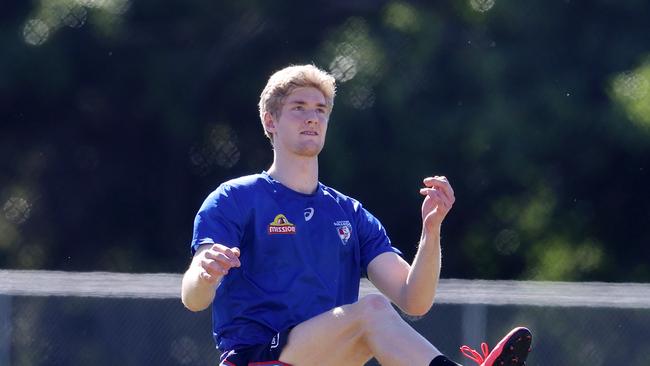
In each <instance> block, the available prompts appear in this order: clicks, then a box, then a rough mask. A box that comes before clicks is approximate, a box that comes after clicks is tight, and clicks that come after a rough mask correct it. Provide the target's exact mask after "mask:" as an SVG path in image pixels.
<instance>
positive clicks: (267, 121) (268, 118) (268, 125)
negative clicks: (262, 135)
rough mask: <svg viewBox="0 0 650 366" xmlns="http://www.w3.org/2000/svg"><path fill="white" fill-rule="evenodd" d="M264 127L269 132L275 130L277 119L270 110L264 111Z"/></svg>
mask: <svg viewBox="0 0 650 366" xmlns="http://www.w3.org/2000/svg"><path fill="white" fill-rule="evenodd" d="M264 129H265V130H266V131H267V132H268V133H273V132H275V119H274V118H273V115H272V114H271V113H269V112H266V113H264Z"/></svg>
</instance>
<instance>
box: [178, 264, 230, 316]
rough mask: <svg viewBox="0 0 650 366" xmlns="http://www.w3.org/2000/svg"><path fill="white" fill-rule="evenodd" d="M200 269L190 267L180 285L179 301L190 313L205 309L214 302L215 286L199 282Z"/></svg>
mask: <svg viewBox="0 0 650 366" xmlns="http://www.w3.org/2000/svg"><path fill="white" fill-rule="evenodd" d="M200 272H201V270H200V268H198V267H195V266H190V268H189V269H188V270H187V272H185V274H184V275H183V282H182V284H181V300H182V301H183V305H185V307H186V308H188V309H189V310H192V311H201V310H204V309H206V308H207V307H208V306H210V304H211V303H212V301H213V300H214V296H215V291H216V288H217V284H218V283H219V282H220V281H218V282H217V284H210V283H208V282H206V281H203V280H201V278H200V277H199V276H200Z"/></svg>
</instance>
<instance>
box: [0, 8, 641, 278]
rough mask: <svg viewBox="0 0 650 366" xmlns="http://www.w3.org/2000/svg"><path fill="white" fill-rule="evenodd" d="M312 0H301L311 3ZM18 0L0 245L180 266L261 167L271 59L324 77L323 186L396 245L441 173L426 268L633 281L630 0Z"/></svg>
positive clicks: (635, 100) (37, 257)
mask: <svg viewBox="0 0 650 366" xmlns="http://www.w3.org/2000/svg"><path fill="white" fill-rule="evenodd" d="M310 8H311V7H310ZM314 9H317V10H309V11H306V10H305V8H304V6H296V5H295V4H293V3H290V2H282V1H280V2H272V3H270V2H264V1H255V0H249V1H242V2H234V1H233V2H205V1H201V2H199V1H163V2H160V1H155V2H154V1H144V2H133V1H128V0H106V1H99V0H75V1H73V0H39V1H35V2H14V3H12V4H9V5H8V6H7V8H6V9H5V10H4V11H3V14H2V15H0V17H2V24H3V25H4V26H3V27H2V28H1V29H0V39H1V40H2V42H3V56H2V58H0V100H1V101H2V102H1V104H0V111H1V112H2V115H1V116H2V121H1V122H2V127H1V130H0V131H1V133H0V153H1V154H2V160H1V163H0V209H2V212H1V213H2V214H1V215H0V253H1V255H0V267H4V268H47V269H75V270H89V269H95V270H123V271H182V270H183V269H184V268H185V267H186V265H187V263H188V259H189V250H188V246H189V245H188V242H189V239H190V235H191V228H192V221H193V216H194V214H195V212H196V210H197V209H198V207H199V205H200V203H201V202H202V200H203V199H204V197H205V196H206V195H207V194H208V193H209V192H210V191H211V190H212V189H214V188H215V187H216V186H217V185H218V184H219V183H220V182H222V181H224V180H226V179H229V178H232V177H235V176H238V175H243V174H249V173H252V172H259V171H261V170H262V169H265V168H267V167H268V165H269V163H270V161H271V150H270V148H269V145H268V143H267V142H266V140H265V138H264V136H263V134H262V131H261V128H260V125H259V120H258V118H259V117H258V115H257V110H256V103H257V98H258V96H259V93H260V91H261V89H262V88H263V86H264V83H265V81H266V79H267V78H268V76H269V75H270V73H271V72H272V71H274V70H276V69H278V68H280V67H283V66H285V65H287V64H290V63H302V62H313V63H315V64H317V65H318V66H320V67H322V68H325V69H328V70H330V71H331V72H332V73H333V74H334V75H335V76H336V77H337V78H338V80H339V86H338V88H339V89H338V96H337V100H336V103H335V109H334V113H333V116H332V123H331V125H330V131H329V132H328V139H329V141H328V143H327V146H326V148H325V151H324V152H323V154H322V156H321V164H322V167H321V178H322V181H323V182H324V183H325V184H328V185H331V186H333V187H335V188H338V189H340V190H341V191H343V192H345V193H348V194H350V195H352V196H354V197H356V198H359V199H360V200H361V201H362V202H364V205H365V206H366V207H367V208H369V209H370V210H371V211H372V212H373V213H374V214H375V215H376V216H377V217H379V218H380V219H381V220H382V222H383V223H384V225H385V226H386V227H387V229H388V231H389V233H390V235H391V237H392V239H393V241H394V243H395V245H396V246H398V247H399V248H400V249H402V250H403V251H404V252H405V254H406V256H407V257H408V258H410V257H412V256H413V254H414V250H415V244H414V243H415V242H416V240H417V238H418V237H419V230H420V218H419V205H420V203H421V198H420V196H419V195H418V192H417V191H418V187H419V185H420V184H421V179H422V178H423V177H425V176H427V175H430V174H444V175H446V176H448V177H449V178H450V180H451V182H452V184H453V186H454V189H455V191H456V196H457V202H456V205H455V208H454V209H453V211H452V213H451V214H450V216H449V217H448V219H447V221H446V222H445V226H444V232H443V233H444V240H443V241H444V242H443V246H444V249H443V250H444V255H445V258H444V268H443V276H445V277H481V278H534V279H547V280H551V279H552V280H616V281H648V280H650V265H649V264H648V263H647V260H645V259H644V258H648V257H650V249H649V248H650V245H648V244H650V229H649V228H650V225H649V224H650V213H649V210H648V209H647V208H648V207H650V195H648V194H647V190H648V187H650V175H649V173H648V169H650V165H649V164H648V163H649V161H650V155H649V151H650V135H649V134H648V131H649V128H650V119H649V118H650V117H648V116H650V110H649V109H648V108H649V107H648V106H650V103H649V101H650V89H649V88H650V66H649V65H650V64H649V63H648V61H647V60H648V57H649V55H650V46H649V45H648V42H647V40H648V38H647V35H648V34H650V32H649V31H650V25H649V24H650V23H648V22H647V17H646V16H644V14H647V13H648V11H650V4H648V3H647V2H642V1H634V0H627V1H622V2H611V1H596V2H591V3H589V4H578V3H576V2H569V1H567V2H546V1H532V2H531V1H528V2H516V1H498V2H494V1H484V0H483V1H478V0H477V1H475V0H472V1H462V2H461V1H448V2H438V3H436V4H435V5H429V4H424V3H413V2H407V1H388V2H383V3H382V5H381V6H376V5H374V4H370V3H368V4H365V3H364V2H358V3H356V2H351V3H348V2H327V3H322V4H320V5H319V6H317V7H315V8H314Z"/></svg>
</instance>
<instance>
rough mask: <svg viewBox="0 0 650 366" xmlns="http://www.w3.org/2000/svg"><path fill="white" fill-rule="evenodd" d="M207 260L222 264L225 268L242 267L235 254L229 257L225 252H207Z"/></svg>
mask: <svg viewBox="0 0 650 366" xmlns="http://www.w3.org/2000/svg"><path fill="white" fill-rule="evenodd" d="M205 258H207V259H212V260H214V261H216V262H218V263H219V264H221V265H222V266H223V267H225V268H231V267H239V266H241V263H240V262H239V258H237V256H236V255H235V254H233V253H231V255H230V256H228V254H227V253H225V252H214V251H207V252H206V253H205Z"/></svg>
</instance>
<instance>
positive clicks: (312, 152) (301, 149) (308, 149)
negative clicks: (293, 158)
mask: <svg viewBox="0 0 650 366" xmlns="http://www.w3.org/2000/svg"><path fill="white" fill-rule="evenodd" d="M321 150H323V147H322V146H320V145H316V144H304V145H301V146H298V148H297V149H296V151H295V153H296V154H297V155H300V156H304V157H317V156H318V154H320V152H321Z"/></svg>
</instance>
